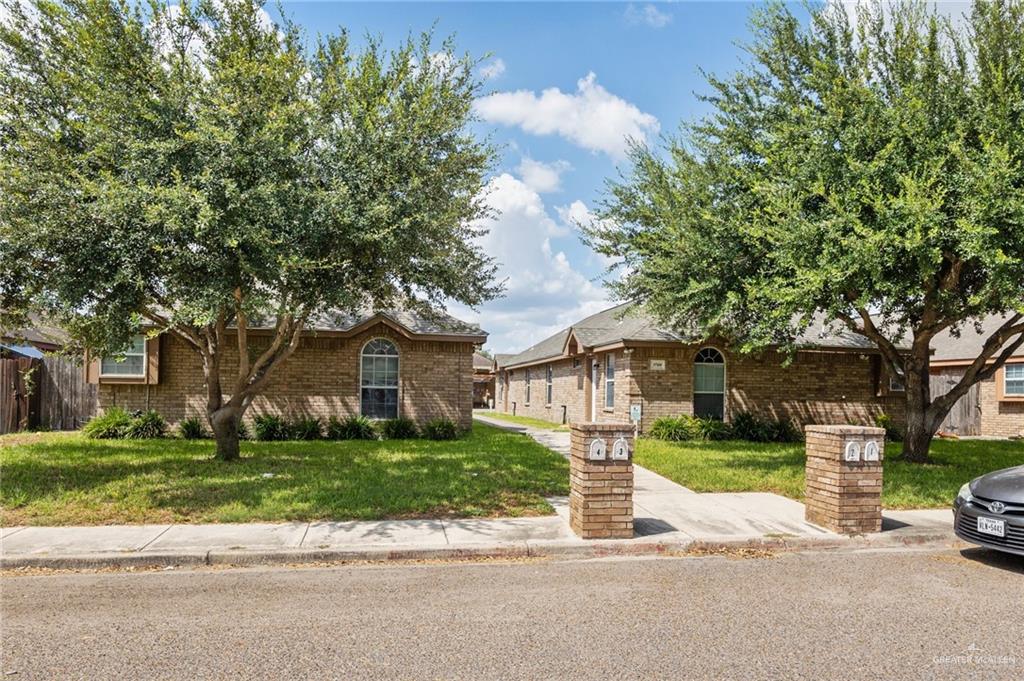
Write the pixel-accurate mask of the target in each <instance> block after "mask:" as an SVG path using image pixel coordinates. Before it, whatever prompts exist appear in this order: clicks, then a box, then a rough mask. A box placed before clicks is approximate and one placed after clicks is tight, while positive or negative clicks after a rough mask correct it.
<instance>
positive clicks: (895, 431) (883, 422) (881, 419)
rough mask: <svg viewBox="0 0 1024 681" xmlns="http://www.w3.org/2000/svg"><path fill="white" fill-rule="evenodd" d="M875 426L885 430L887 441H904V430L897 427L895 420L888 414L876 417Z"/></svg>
mask: <svg viewBox="0 0 1024 681" xmlns="http://www.w3.org/2000/svg"><path fill="white" fill-rule="evenodd" d="M875 425H876V426H878V427H879V428H885V439H886V440H891V441H893V442H899V441H900V440H902V439H903V429H902V428H900V427H899V426H897V425H896V422H895V421H893V418H892V417H891V416H889V415H888V414H879V415H878V416H876V417H875Z"/></svg>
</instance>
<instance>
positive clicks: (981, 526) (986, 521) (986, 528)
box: [978, 517, 1006, 537]
mask: <svg viewBox="0 0 1024 681" xmlns="http://www.w3.org/2000/svg"><path fill="white" fill-rule="evenodd" d="M978 532H981V533H982V534H991V535H993V536H996V537H1005V536H1006V521H1005V520H996V519H995V518H982V517H979V518H978Z"/></svg>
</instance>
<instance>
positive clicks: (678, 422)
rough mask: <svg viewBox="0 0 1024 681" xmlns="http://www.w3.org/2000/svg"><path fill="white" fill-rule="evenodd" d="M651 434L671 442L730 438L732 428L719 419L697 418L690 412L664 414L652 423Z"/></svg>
mask: <svg viewBox="0 0 1024 681" xmlns="http://www.w3.org/2000/svg"><path fill="white" fill-rule="evenodd" d="M650 436H651V437H653V438H656V439H658V440H667V441H669V442H684V441H687V440H728V439H729V438H730V437H731V436H732V430H731V429H730V427H729V424H728V423H723V422H722V421H719V420H717V419H707V418H697V417H696V416H691V415H689V414H683V415H681V416H662V417H661V418H658V419H655V421H654V423H653V424H651V430H650Z"/></svg>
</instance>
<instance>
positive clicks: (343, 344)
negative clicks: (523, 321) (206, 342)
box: [99, 324, 473, 428]
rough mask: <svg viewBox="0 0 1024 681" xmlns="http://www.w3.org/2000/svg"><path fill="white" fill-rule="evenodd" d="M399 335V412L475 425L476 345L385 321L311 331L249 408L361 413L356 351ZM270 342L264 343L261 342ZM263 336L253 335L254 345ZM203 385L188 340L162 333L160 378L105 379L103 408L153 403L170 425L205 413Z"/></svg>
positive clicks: (228, 365)
mask: <svg viewBox="0 0 1024 681" xmlns="http://www.w3.org/2000/svg"><path fill="white" fill-rule="evenodd" d="M378 337H384V338H389V339H390V340H392V341H394V342H395V344H396V345H397V346H398V352H399V415H400V416H404V417H407V418H411V419H413V420H414V421H416V422H417V423H419V424H421V425H422V424H423V423H425V422H426V421H429V420H430V419H433V418H440V417H444V418H449V419H451V420H452V421H455V422H456V423H457V424H459V425H460V426H461V427H463V428H469V427H470V426H471V425H472V419H473V411H472V403H473V344H472V343H456V342H441V341H427V340H409V339H407V338H405V337H403V336H400V335H399V334H397V333H395V332H394V331H392V330H391V329H390V328H389V327H387V326H385V325H383V324H380V325H377V326H376V327H374V328H372V329H369V330H367V331H366V332H364V333H362V334H360V335H358V336H353V337H351V338H339V337H336V336H310V337H307V338H304V339H303V340H302V343H301V345H300V347H299V348H298V349H297V350H296V351H295V354H293V355H292V356H291V357H289V358H288V359H287V360H285V362H284V364H282V365H281V366H280V367H278V368H277V370H276V371H275V373H274V376H273V378H272V379H271V381H270V383H269V384H268V385H267V388H266V390H265V391H263V393H262V394H261V395H260V396H259V397H257V398H256V399H255V400H254V402H253V404H252V406H251V407H250V408H249V410H248V411H247V412H246V420H251V419H252V418H253V417H254V416H256V415H257V414H267V413H273V414H280V415H284V416H287V417H289V418H293V417H295V416H300V415H303V416H318V417H320V418H322V419H324V420H325V421H326V420H327V419H328V418H329V417H331V416H337V417H339V418H344V417H346V416H349V415H352V414H358V413H359V366H360V362H359V355H360V353H361V352H362V348H363V345H364V344H365V343H366V342H367V341H368V340H370V339H371V338H378ZM264 342H265V341H264ZM258 343H259V339H257V338H251V339H250V345H253V346H257V345H258ZM229 347H232V351H229V352H228V353H226V357H225V360H224V364H223V366H222V369H221V374H222V381H223V383H224V385H225V386H230V385H231V381H232V380H233V378H234V376H235V372H236V371H237V367H238V355H237V352H235V351H234V350H233V347H234V346H233V344H231V343H230V342H229ZM205 404H206V388H205V387H204V385H203V372H202V363H201V360H200V358H199V355H198V354H196V353H195V352H194V351H193V350H192V349H191V348H190V347H189V346H187V345H186V344H185V343H184V342H183V341H181V340H179V339H178V338H176V337H173V336H170V335H166V334H165V335H164V336H162V337H161V338H160V381H159V383H157V384H156V385H119V384H109V383H101V384H100V386H99V405H100V408H101V409H104V408H107V407H111V406H115V405H116V406H119V407H124V408H125V409H129V410H134V409H156V410H157V411H158V412H160V414H161V415H162V416H163V417H164V418H165V419H167V421H168V422H169V423H171V424H172V425H173V424H176V423H178V422H179V421H181V420H182V419H183V418H185V417H187V416H200V417H205V413H206V412H205Z"/></svg>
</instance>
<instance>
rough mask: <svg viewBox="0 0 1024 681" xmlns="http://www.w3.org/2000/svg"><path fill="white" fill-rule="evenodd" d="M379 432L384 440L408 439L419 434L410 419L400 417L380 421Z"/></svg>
mask: <svg viewBox="0 0 1024 681" xmlns="http://www.w3.org/2000/svg"><path fill="white" fill-rule="evenodd" d="M380 434H381V435H383V436H384V439H385V440H408V439H411V438H414V437H417V436H419V430H418V429H417V428H416V424H415V423H414V422H413V421H412V420H410V419H407V418H401V417H400V418H397V419H387V420H385V421H381V422H380Z"/></svg>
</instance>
